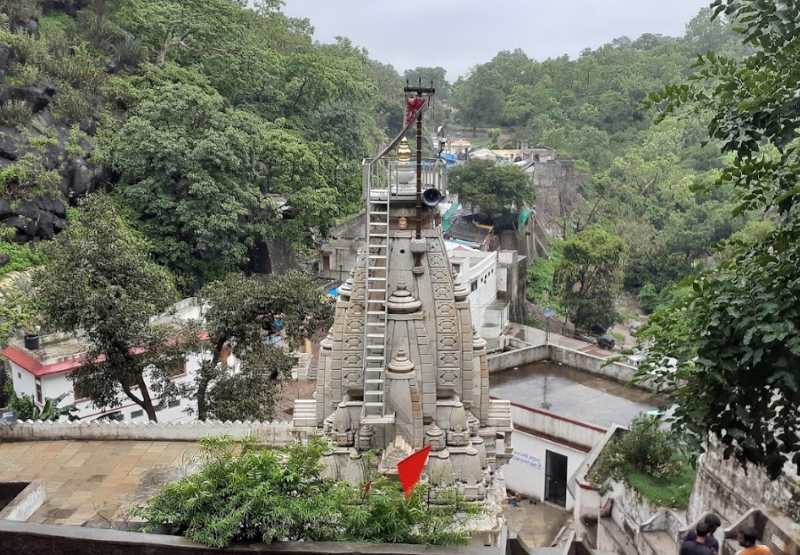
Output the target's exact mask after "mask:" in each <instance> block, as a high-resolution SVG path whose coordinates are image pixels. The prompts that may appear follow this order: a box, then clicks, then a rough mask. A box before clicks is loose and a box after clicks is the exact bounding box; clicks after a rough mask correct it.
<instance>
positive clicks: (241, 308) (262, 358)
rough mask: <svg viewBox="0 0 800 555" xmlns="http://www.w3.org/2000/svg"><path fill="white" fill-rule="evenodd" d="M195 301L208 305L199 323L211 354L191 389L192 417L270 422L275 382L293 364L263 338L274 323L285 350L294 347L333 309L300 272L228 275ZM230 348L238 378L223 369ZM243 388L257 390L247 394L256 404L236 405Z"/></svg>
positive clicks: (312, 333)
mask: <svg viewBox="0 0 800 555" xmlns="http://www.w3.org/2000/svg"><path fill="white" fill-rule="evenodd" d="M201 298H202V299H203V300H204V302H206V303H208V305H209V309H208V311H207V312H206V314H205V320H206V330H207V333H208V343H209V348H208V350H209V351H210V352H211V353H212V356H211V357H210V359H209V360H206V361H205V362H204V363H203V364H202V366H201V368H200V370H199V371H198V375H197V383H196V384H195V386H194V391H193V394H194V396H195V397H196V399H197V413H198V417H199V418H200V419H201V420H205V419H206V418H208V416H209V414H211V415H213V416H216V417H218V418H226V419H228V418H229V417H230V416H234V415H236V418H238V419H240V420H241V419H253V418H256V417H264V418H266V419H269V418H271V416H272V412H273V406H274V401H275V399H276V392H277V391H278V387H279V380H280V378H281V377H285V376H286V374H287V372H288V371H289V370H291V368H292V366H293V365H294V363H293V361H292V359H291V358H290V357H288V356H287V355H286V354H284V353H283V352H282V351H280V350H278V349H276V348H274V347H266V346H265V345H264V341H265V340H266V339H267V335H268V334H269V332H270V331H272V328H273V325H274V323H275V321H276V320H280V321H281V322H282V324H283V333H284V335H285V336H286V338H287V341H288V346H289V347H290V348H291V347H296V346H297V345H298V344H299V343H300V341H301V340H302V339H304V338H306V337H308V338H310V337H314V336H315V335H316V334H317V333H319V331H320V330H323V329H327V328H328V327H329V326H330V324H331V322H332V319H333V307H332V306H331V304H330V302H328V301H327V300H326V299H325V298H324V297H323V295H322V293H321V291H320V290H319V287H318V286H317V284H315V283H314V280H313V278H312V277H311V276H308V275H306V274H302V273H300V272H290V273H287V274H283V275H275V276H268V277H267V276H244V275H242V274H230V275H228V276H226V277H225V279H223V280H220V281H216V282H212V283H210V284H208V285H207V286H206V287H205V288H204V289H203V290H202V291H201ZM231 350H232V352H233V354H234V355H235V356H236V357H237V358H238V359H239V360H240V361H241V368H240V370H239V371H240V373H241V375H240V376H236V375H234V374H233V373H231V372H230V371H229V369H228V368H227V364H226V363H227V361H226V358H227V356H228V354H229V353H230V352H231ZM218 387H219V388H220V389H219V390H218V391H217V388H218ZM246 387H254V388H257V389H254V390H252V391H251V394H252V396H253V398H258V399H259V400H260V401H262V402H263V405H262V406H259V407H254V406H252V403H249V402H245V403H242V404H239V403H237V395H238V394H239V393H240V392H241V391H242V390H243V388H246Z"/></svg>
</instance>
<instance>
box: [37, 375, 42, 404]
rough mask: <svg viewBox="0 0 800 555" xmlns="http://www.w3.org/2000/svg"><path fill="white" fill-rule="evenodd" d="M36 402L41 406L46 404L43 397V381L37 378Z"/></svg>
mask: <svg viewBox="0 0 800 555" xmlns="http://www.w3.org/2000/svg"><path fill="white" fill-rule="evenodd" d="M36 402H37V403H39V404H40V405H41V404H42V403H44V398H43V397H42V380H40V379H39V378H36Z"/></svg>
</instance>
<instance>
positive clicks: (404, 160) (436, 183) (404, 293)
mask: <svg viewBox="0 0 800 555" xmlns="http://www.w3.org/2000/svg"><path fill="white" fill-rule="evenodd" d="M410 90H412V91H415V92H419V91H418V90H417V89H410ZM407 92H408V91H407ZM416 98H423V99H424V100H425V104H423V105H422V106H421V107H420V108H418V110H417V111H416V113H412V119H410V121H409V120H407V122H408V125H407V126H406V129H405V130H404V131H403V133H401V134H400V135H399V136H398V138H397V139H396V140H395V141H394V142H393V143H391V144H390V145H389V147H387V148H386V149H384V151H383V152H382V153H381V154H380V155H379V156H378V157H376V158H374V159H372V160H368V161H366V162H365V164H364V201H365V206H366V212H367V218H366V229H365V236H366V247H365V249H364V250H363V252H361V253H360V254H359V258H358V262H357V265H356V268H355V269H354V271H353V272H352V274H351V276H350V279H348V280H347V282H346V283H345V284H343V285H342V286H341V288H340V290H339V296H338V298H337V301H336V311H335V318H334V324H333V326H332V328H331V330H330V333H329V335H328V337H327V338H326V339H325V340H324V341H323V342H322V348H321V355H320V361H319V371H318V374H317V389H316V393H315V396H314V399H313V400H299V401H296V404H295V412H294V426H295V427H296V428H313V427H316V428H322V429H323V431H324V433H325V434H326V435H328V436H329V437H330V438H331V439H332V442H333V444H334V446H335V447H334V448H333V449H332V451H331V453H329V455H328V456H327V457H326V459H327V460H326V462H327V463H328V469H329V471H330V473H331V475H335V476H337V477H339V478H343V479H348V480H352V481H357V480H359V478H360V477H361V472H362V470H361V469H362V465H361V463H360V461H359V459H360V456H361V453H362V452H363V451H365V450H367V449H376V450H378V451H380V452H381V453H382V455H381V462H380V469H381V471H383V472H385V473H387V474H391V473H393V472H395V464H396V463H397V461H399V460H400V459H402V458H404V457H405V456H407V455H408V454H410V453H411V452H412V451H415V450H418V449H421V448H422V447H424V446H425V445H431V448H432V450H431V455H430V457H429V460H428V463H427V466H426V471H425V474H426V476H427V479H428V480H429V481H430V483H431V484H433V485H434V486H448V487H450V486H453V485H455V486H457V487H458V488H459V489H460V490H461V491H462V492H463V493H464V495H465V496H466V497H467V498H468V499H474V500H480V499H486V500H487V502H489V499H487V497H492V496H493V494H492V492H495V493H497V491H498V488H500V489H503V486H502V480H501V479H500V478H499V476H500V474H499V473H498V470H499V468H500V467H501V466H502V465H503V464H504V463H505V462H506V461H507V460H508V459H509V457H510V456H511V447H510V444H511V432H512V425H511V410H510V409H511V407H510V405H509V404H508V402H505V401H498V400H492V399H490V398H489V370H488V365H487V360H486V344H485V342H484V341H483V340H482V339H480V338H479V337H478V336H477V335H476V334H475V333H474V332H473V329H472V323H471V322H472V319H471V315H470V305H469V302H468V300H467V295H468V291H467V289H466V287H464V286H463V285H462V284H458V283H455V282H454V275H453V271H452V269H451V266H450V262H449V260H448V257H447V251H446V249H445V243H444V239H443V238H442V232H441V228H440V227H439V216H438V212H437V210H436V208H435V205H436V203H437V202H438V200H440V199H441V198H442V196H443V195H444V194H445V193H446V190H447V170H446V167H445V165H444V164H443V163H442V162H441V161H440V160H436V159H432V160H422V159H421V140H422V136H421V128H422V126H421V121H422V113H423V111H424V109H425V107H426V105H427V103H428V102H429V97H427V96H421V95H418V96H417V97H416ZM410 104H411V103H410ZM415 120H416V123H417V130H418V133H417V158H416V160H412V159H411V156H410V151H409V148H408V144H407V141H406V139H405V138H403V136H404V135H405V133H406V132H407V131H408V129H409V128H410V127H411V126H412V125H413V124H414V122H415Z"/></svg>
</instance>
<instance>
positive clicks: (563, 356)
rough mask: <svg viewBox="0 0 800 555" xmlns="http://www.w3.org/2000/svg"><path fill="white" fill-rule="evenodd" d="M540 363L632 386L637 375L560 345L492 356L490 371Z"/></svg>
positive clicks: (643, 386) (644, 386)
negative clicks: (551, 362) (557, 364)
mask: <svg viewBox="0 0 800 555" xmlns="http://www.w3.org/2000/svg"><path fill="white" fill-rule="evenodd" d="M541 360H552V361H555V362H560V363H562V364H564V365H566V366H570V367H572V368H577V369H578V370H583V371H584V372H589V373H590V374H596V375H600V376H604V377H606V378H610V379H612V380H615V381H618V382H622V383H630V381H631V380H633V378H634V377H635V376H636V372H637V369H636V367H634V366H630V365H628V364H622V363H620V362H616V361H614V360H610V359H608V358H603V357H599V356H595V355H590V354H589V353H584V352H582V351H577V350H575V349H570V348H569V347H562V346H561V345H531V346H529V347H521V348H518V349H514V350H512V351H506V352H503V353H497V354H493V355H489V357H488V358H487V361H488V363H489V372H490V373H494V372H502V371H503V370H508V369H510V368H516V367H518V366H525V365H526V364H532V363H534V362H539V361H541ZM636 386H637V387H640V388H641V389H646V390H652V388H651V387H649V386H648V384H646V383H637V384H636Z"/></svg>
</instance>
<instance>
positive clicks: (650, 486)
mask: <svg viewBox="0 0 800 555" xmlns="http://www.w3.org/2000/svg"><path fill="white" fill-rule="evenodd" d="M695 476H696V472H695V469H694V468H693V467H692V465H691V464H689V462H688V461H686V460H683V461H681V463H680V469H679V470H678V471H677V472H676V473H675V474H673V475H671V476H669V477H666V478H654V477H652V476H650V475H648V474H644V473H643V472H638V471H636V470H631V471H630V472H627V473H626V475H625V481H626V482H627V484H628V485H629V486H630V487H632V488H633V489H635V490H636V491H638V492H639V494H641V496H642V497H644V498H645V499H647V500H648V501H650V502H651V503H653V504H655V505H658V506H661V507H672V508H675V509H685V508H686V507H688V506H689V497H690V496H691V494H692V487H694V480H695Z"/></svg>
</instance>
